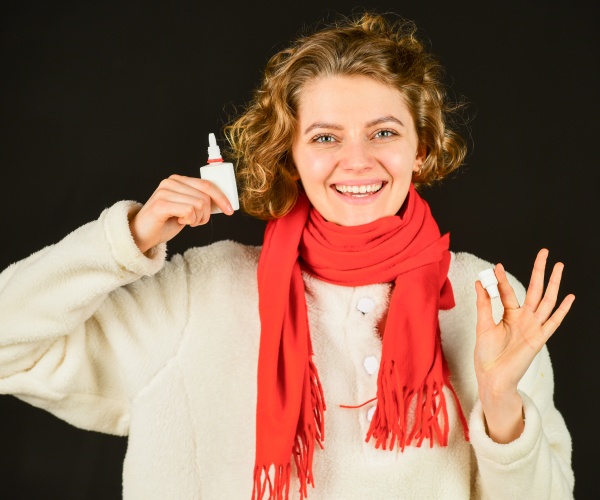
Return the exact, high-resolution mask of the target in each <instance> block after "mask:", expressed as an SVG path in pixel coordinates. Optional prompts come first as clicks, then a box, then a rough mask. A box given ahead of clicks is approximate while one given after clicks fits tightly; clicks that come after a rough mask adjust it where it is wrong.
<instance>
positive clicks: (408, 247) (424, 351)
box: [252, 185, 468, 500]
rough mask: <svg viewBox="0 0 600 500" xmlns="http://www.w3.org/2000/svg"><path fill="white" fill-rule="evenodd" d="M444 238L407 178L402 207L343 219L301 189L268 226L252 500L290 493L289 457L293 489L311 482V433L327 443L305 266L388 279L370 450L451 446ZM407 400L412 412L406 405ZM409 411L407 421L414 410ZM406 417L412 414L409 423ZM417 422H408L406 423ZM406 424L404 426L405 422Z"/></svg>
mask: <svg viewBox="0 0 600 500" xmlns="http://www.w3.org/2000/svg"><path fill="white" fill-rule="evenodd" d="M448 245H449V237H448V235H447V234H446V235H444V236H441V237H440V232H439V229H438V226H437V224H436V222H435V220H434V219H433V216H432V215H431V212H430V210H429V206H428V205H427V203H426V202H425V201H424V200H423V199H422V198H421V197H420V196H419V195H418V194H417V192H416V191H415V189H414V187H413V186H412V185H411V188H410V191H409V194H408V197H407V201H406V202H405V203H404V206H403V208H402V210H401V212H400V215H396V216H389V217H383V218H381V219H378V220H376V221H374V222H371V223H369V224H364V225H361V226H338V225H337V224H334V223H331V222H327V221H325V220H324V219H323V217H322V216H321V215H320V214H319V213H318V212H317V211H316V210H314V209H313V208H312V207H311V205H310V203H309V201H308V199H307V198H306V196H305V195H304V194H301V196H300V197H299V199H298V202H297V203H296V205H295V207H294V208H293V209H292V211H291V212H290V213H289V214H287V215H286V216H285V217H282V218H280V219H276V220H272V221H270V222H269V223H268V224H267V228H266V231H265V237H264V244H263V247H262V252H261V255H260V259H259V263H258V293H259V312H260V320H261V337H260V351H259V359H258V396H257V398H258V400H257V414H256V465H255V467H254V490H253V494H252V498H253V499H259V500H260V499H262V498H263V497H264V495H265V494H268V498H271V499H277V500H280V499H284V498H285V499H287V498H288V495H289V485H290V468H291V466H290V462H291V455H293V457H294V460H295V462H296V470H297V473H298V478H299V480H300V496H301V498H305V497H307V491H306V489H307V485H308V484H311V485H312V486H314V479H313V474H312V459H313V451H314V444H315V441H316V442H317V443H318V444H319V445H320V446H321V447H322V442H323V437H324V436H323V434H324V422H323V412H324V410H325V400H324V397H323V390H322V387H321V384H320V382H319V377H318V374H317V370H316V368H315V366H314V364H313V361H312V356H313V351H312V345H311V340H310V333H309V328H308V317H307V310H306V299H305V295H304V281H303V279H302V271H301V269H303V270H305V271H306V272H308V273H310V274H312V275H313V276H315V277H317V278H318V279H320V280H323V281H326V282H329V283H334V284H337V285H344V286H353V287H354V286H363V285H369V284H374V283H388V282H391V283H394V285H395V286H394V288H393V292H392V296H391V299H390V305H389V311H388V316H387V321H386V327H385V332H384V334H383V347H382V354H381V362H380V366H379V374H378V381H377V408H376V410H375V413H374V415H373V419H372V420H371V425H370V427H369V431H368V433H367V436H366V439H367V441H369V440H370V439H371V438H373V439H374V440H375V447H376V448H379V447H381V448H383V449H387V448H389V449H393V448H394V447H395V446H398V447H399V448H400V449H402V450H403V449H404V447H405V446H408V445H411V444H413V445H415V446H421V444H422V443H423V441H424V440H426V439H429V442H430V446H433V441H434V438H435V439H436V440H437V442H438V443H439V444H440V445H441V446H446V445H447V444H448V430H449V429H448V413H447V410H446V399H445V397H444V393H443V392H442V387H443V386H444V385H445V386H447V387H449V388H450V389H451V391H452V393H453V394H454V397H455V399H456V403H457V408H458V413H459V417H460V419H461V422H462V424H463V428H464V431H465V438H466V439H468V434H467V423H466V419H465V417H464V415H463V413H462V409H461V407H460V402H459V401H458V398H457V396H456V393H455V392H454V389H453V388H452V386H451V385H450V380H449V371H448V366H447V364H446V361H445V359H444V356H443V353H442V347H441V341H440V329H439V322H438V311H439V310H440V309H451V308H452V307H454V295H453V293H452V287H451V285H450V281H449V280H448V277H447V274H448V267H449V265H450V252H449V251H448ZM409 408H410V412H409ZM412 412H414V418H413V415H412ZM409 415H411V417H410V420H409ZM413 420H414V422H413ZM409 421H410V422H411V423H410V424H409Z"/></svg>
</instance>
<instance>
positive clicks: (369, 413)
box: [367, 405, 377, 422]
mask: <svg viewBox="0 0 600 500" xmlns="http://www.w3.org/2000/svg"><path fill="white" fill-rule="evenodd" d="M376 408H377V406H376V405H373V406H371V408H369V409H368V410H367V421H368V422H370V421H371V420H373V414H374V413H375V409H376Z"/></svg>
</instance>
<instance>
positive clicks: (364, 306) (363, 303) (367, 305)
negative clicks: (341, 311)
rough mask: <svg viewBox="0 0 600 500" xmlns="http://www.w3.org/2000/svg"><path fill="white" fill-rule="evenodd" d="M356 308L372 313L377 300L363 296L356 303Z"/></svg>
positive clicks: (364, 312)
mask: <svg viewBox="0 0 600 500" xmlns="http://www.w3.org/2000/svg"><path fill="white" fill-rule="evenodd" d="M356 308H357V309H358V310H359V311H360V312H361V313H363V314H367V313H370V312H371V311H372V310H373V309H375V302H374V301H373V299H370V298H369V297H363V298H362V299H359V301H358V302H357V303H356Z"/></svg>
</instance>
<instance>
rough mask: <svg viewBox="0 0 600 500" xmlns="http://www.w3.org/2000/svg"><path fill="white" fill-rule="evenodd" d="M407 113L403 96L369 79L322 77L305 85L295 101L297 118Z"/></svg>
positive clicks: (388, 86) (391, 88)
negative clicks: (296, 102) (296, 101)
mask: <svg viewBox="0 0 600 500" xmlns="http://www.w3.org/2000/svg"><path fill="white" fill-rule="evenodd" d="M380 113H384V114H389V113H399V114H408V108H407V107H406V103H405V100H404V95H403V94H402V93H401V92H400V91H399V90H398V89H396V88H395V87H392V86H391V85H387V84H385V83H382V82H380V81H378V80H375V79H374V78H371V77H368V76H324V77H319V78H315V79H314V80H311V81H310V82H308V83H306V84H305V85H304V86H303V88H302V89H301V90H300V93H299V98H298V118H299V119H300V120H301V121H303V120H310V119H315V118H317V117H324V116H323V115H331V118H333V117H335V116H338V117H339V118H343V117H350V116H357V117H358V116H363V115H364V116H367V115H378V114H380Z"/></svg>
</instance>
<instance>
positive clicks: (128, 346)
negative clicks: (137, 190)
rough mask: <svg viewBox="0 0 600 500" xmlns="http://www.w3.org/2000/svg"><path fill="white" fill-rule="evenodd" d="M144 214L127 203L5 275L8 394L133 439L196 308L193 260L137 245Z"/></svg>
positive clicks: (0, 380) (2, 310)
mask: <svg viewBox="0 0 600 500" xmlns="http://www.w3.org/2000/svg"><path fill="white" fill-rule="evenodd" d="M138 209H139V205H137V204H135V203H132V202H119V203H117V204H116V205H114V206H112V207H111V208H109V209H107V210H105V211H104V212H103V213H102V214H101V216H100V218H99V219H98V220H97V221H94V222H91V223H89V224H86V225H84V226H82V227H81V228H79V229H77V230H76V231H74V232H73V233H71V234H69V235H68V236H67V237H65V238H64V239H63V240H62V241H60V242H59V243H57V244H56V245H52V246H49V247H46V248H44V249H42V250H40V251H39V252H37V253H35V254H33V255H31V256H30V257H28V258H27V259H24V260H22V261H20V262H17V263H15V264H12V265H11V266H9V267H8V268H7V269H6V270H5V271H4V272H3V273H2V274H0V394H12V395H15V396H17V397H19V398H20V399H22V400H24V401H26V402H28V403H30V404H33V405H35V406H37V407H40V408H43V409H45V410H47V411H49V412H51V413H53V414H54V415H56V416H58V417H59V418H61V419H63V420H66V421H67V422H69V423H71V424H73V425H76V426H78V427H81V428H84V429H88V430H95V431H100V432H107V433H112V434H119V435H124V434H127V432H128V425H129V408H130V401H131V400H132V398H133V397H134V396H135V394H137V392H139V390H140V389H141V388H142V387H144V386H145V385H146V384H147V383H148V382H149V380H150V379H151V378H152V376H153V375H155V374H156V373H157V372H158V371H159V370H160V369H161V368H162V367H163V366H164V365H165V364H166V363H168V361H169V360H170V359H171V358H172V357H173V356H174V354H175V352H176V349H177V346H178V344H179V340H180V338H181V335H182V332H183V329H184V327H185V322H186V318H187V301H188V298H187V297H188V295H187V279H186V273H185V264H184V262H183V259H182V258H181V257H180V256H177V257H176V258H174V259H173V260H172V261H170V262H168V263H167V264H165V255H166V248H165V246H164V245H162V246H159V247H156V248H154V249H152V250H151V251H150V252H149V254H147V255H144V254H142V253H141V252H140V251H139V249H138V248H137V246H136V245H135V243H134V241H133V238H132V237H131V233H130V231H129V224H128V217H129V216H130V215H131V214H132V213H135V211H136V210H138ZM159 270H160V273H158V271H159ZM156 273H158V274H156Z"/></svg>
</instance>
